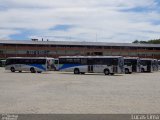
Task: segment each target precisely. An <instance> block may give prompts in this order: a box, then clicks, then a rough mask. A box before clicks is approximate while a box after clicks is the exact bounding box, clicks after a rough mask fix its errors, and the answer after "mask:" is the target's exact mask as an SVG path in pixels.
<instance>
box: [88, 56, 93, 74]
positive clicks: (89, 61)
mask: <svg viewBox="0 0 160 120" xmlns="http://www.w3.org/2000/svg"><path fill="white" fill-rule="evenodd" d="M88 72H90V73H92V72H93V59H92V58H88Z"/></svg>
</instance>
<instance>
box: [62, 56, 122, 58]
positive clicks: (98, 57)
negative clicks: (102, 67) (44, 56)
mask: <svg viewBox="0 0 160 120" xmlns="http://www.w3.org/2000/svg"><path fill="white" fill-rule="evenodd" d="M120 57H122V56H60V57H59V58H120Z"/></svg>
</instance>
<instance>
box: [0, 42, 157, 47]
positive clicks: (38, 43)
mask: <svg viewBox="0 0 160 120" xmlns="http://www.w3.org/2000/svg"><path fill="white" fill-rule="evenodd" d="M0 44H28V45H35V44H36V45H77V46H126V47H160V44H137V43H107V42H84V41H83V42H76V41H29V40H0Z"/></svg>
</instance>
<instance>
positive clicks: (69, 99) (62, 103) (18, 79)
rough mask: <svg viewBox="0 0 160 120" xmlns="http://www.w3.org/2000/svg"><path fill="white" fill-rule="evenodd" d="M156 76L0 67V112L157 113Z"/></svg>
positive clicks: (159, 99)
mask: <svg viewBox="0 0 160 120" xmlns="http://www.w3.org/2000/svg"><path fill="white" fill-rule="evenodd" d="M159 76H160V72H155V73H136V74H131V75H115V76H105V75H103V74H86V75H74V74H73V73H64V72H63V73H62V72H47V73H42V74H38V73H36V74H32V73H27V72H26V73H11V72H9V71H5V70H4V69H3V68H0V113H97V114H99V113H101V114H102V113H159V112H160V107H159V106H160V77H159Z"/></svg>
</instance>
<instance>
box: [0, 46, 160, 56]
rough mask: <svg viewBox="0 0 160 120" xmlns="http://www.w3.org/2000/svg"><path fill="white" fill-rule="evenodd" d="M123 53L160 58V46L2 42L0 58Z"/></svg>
mask: <svg viewBox="0 0 160 120" xmlns="http://www.w3.org/2000/svg"><path fill="white" fill-rule="evenodd" d="M64 55H65V56H66V55H67V56H74V55H122V56H133V57H135V56H138V57H145V58H157V59H160V48H138V47H123V46H122V47H114V46H112V47H109V46H108V47H107V46H67V45H65V46H64V45H27V44H26V45H14V44H0V58H7V57H58V56H64Z"/></svg>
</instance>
